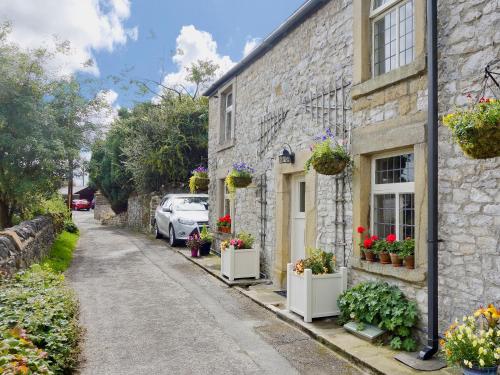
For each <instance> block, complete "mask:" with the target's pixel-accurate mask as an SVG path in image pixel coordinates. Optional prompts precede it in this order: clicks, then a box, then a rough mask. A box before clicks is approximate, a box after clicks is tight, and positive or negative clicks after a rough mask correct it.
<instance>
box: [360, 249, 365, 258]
mask: <svg viewBox="0 0 500 375" xmlns="http://www.w3.org/2000/svg"><path fill="white" fill-rule="evenodd" d="M359 256H360V258H359V259H361V260H366V255H365V251H364V250H360V253H359Z"/></svg>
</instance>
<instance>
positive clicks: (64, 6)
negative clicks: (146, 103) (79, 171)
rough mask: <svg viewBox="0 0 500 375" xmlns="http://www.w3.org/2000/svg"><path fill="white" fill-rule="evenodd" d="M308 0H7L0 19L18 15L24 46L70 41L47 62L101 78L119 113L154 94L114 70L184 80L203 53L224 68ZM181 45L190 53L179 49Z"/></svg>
mask: <svg viewBox="0 0 500 375" xmlns="http://www.w3.org/2000/svg"><path fill="white" fill-rule="evenodd" d="M303 2H304V0H252V1H249V0H183V1H182V0H178V1H174V0H43V6H41V4H42V2H41V1H40V0H22V1H0V22H3V21H10V22H11V23H12V32H11V34H10V36H9V38H10V39H11V41H13V42H15V43H17V44H19V45H20V46H21V47H24V48H35V47H40V46H44V47H46V48H48V49H49V50H50V49H54V48H55V47H54V46H55V45H56V43H55V41H56V40H57V41H59V42H60V41H69V42H70V46H71V49H70V52H69V53H68V54H65V55H60V54H56V57H54V59H53V61H51V62H50V63H48V64H47V65H48V66H47V69H48V70H50V71H52V72H53V74H56V75H71V74H77V75H78V76H79V77H81V78H82V81H83V78H86V77H91V78H93V79H97V83H98V85H97V88H98V89H101V90H102V93H101V94H102V95H104V96H105V98H106V100H107V101H108V102H109V104H110V105H111V106H112V107H113V108H114V115H116V109H117V108H118V107H120V106H121V107H130V106H132V105H133V104H134V101H143V100H149V99H150V98H148V97H139V96H137V95H136V94H135V92H136V90H126V89H124V88H123V87H122V86H123V84H114V83H113V82H112V81H111V80H110V79H108V77H109V76H117V75H120V73H123V72H125V71H127V72H128V73H127V78H134V79H152V80H156V81H162V82H163V83H165V84H168V85H176V84H179V83H181V84H184V82H185V81H184V79H185V68H186V66H190V64H191V63H192V62H193V61H196V60H197V59H203V60H207V59H210V60H213V61H214V62H216V63H217V64H218V65H219V66H220V69H219V71H218V72H217V73H218V74H219V75H220V74H223V73H224V71H227V70H228V69H229V68H230V67H231V66H233V65H234V64H235V63H236V62H238V61H240V60H241V58H242V57H243V49H244V48H245V45H246V44H247V43H248V45H247V47H250V46H251V45H253V46H255V44H256V42H258V41H259V40H262V38H264V37H265V36H267V35H268V34H269V33H270V32H271V31H272V30H274V29H275V28H276V27H278V26H279V25H280V24H281V23H282V22H283V21H284V20H285V19H286V18H287V17H289V16H290V15H291V14H292V13H293V12H294V11H295V10H296V9H297V8H299V7H300V5H302V3H303ZM178 48H181V49H182V50H183V54H179V53H177V54H176V50H177V49H178ZM174 60H175V61H174ZM85 61H93V62H94V64H93V65H91V66H89V65H84V62H85ZM95 83H96V82H94V84H93V85H92V87H96V85H95ZM154 88H155V90H157V88H158V86H155V87H154ZM112 118H113V116H109V118H108V120H109V121H112Z"/></svg>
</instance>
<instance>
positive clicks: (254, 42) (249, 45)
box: [243, 38, 262, 57]
mask: <svg viewBox="0 0 500 375" xmlns="http://www.w3.org/2000/svg"><path fill="white" fill-rule="evenodd" d="M260 43H262V40H261V39H260V38H251V39H248V40H247V42H246V43H245V47H243V57H247V56H248V55H249V54H250V52H252V51H253V50H254V49H255V48H257V47H258V46H259V45H260Z"/></svg>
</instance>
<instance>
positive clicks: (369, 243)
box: [363, 234, 379, 262]
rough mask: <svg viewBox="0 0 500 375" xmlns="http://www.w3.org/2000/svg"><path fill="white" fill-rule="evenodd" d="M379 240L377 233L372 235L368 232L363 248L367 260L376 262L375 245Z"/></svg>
mask: <svg viewBox="0 0 500 375" xmlns="http://www.w3.org/2000/svg"><path fill="white" fill-rule="evenodd" d="M378 240H379V238H378V237H377V236H375V235H373V236H370V234H367V236H366V238H365V240H364V241H363V248H364V251H365V256H366V260H367V261H368V262H376V261H377V254H376V253H375V251H374V249H373V245H374V244H375V243H376V242H377V241H378Z"/></svg>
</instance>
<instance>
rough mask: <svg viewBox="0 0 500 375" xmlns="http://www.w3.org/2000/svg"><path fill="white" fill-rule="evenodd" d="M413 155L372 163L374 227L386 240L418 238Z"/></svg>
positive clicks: (372, 218) (383, 159)
mask: <svg viewBox="0 0 500 375" xmlns="http://www.w3.org/2000/svg"><path fill="white" fill-rule="evenodd" d="M414 165H415V163H414V155H413V153H409V152H408V153H402V154H387V155H384V156H377V157H375V158H373V159H372V187H371V227H372V231H373V233H374V234H376V235H377V236H379V237H381V238H385V237H386V236H387V235H388V234H390V233H393V234H395V235H396V238H397V239H398V240H403V239H405V238H407V237H411V238H415V182H414V181H415V178H414V173H415V171H414Z"/></svg>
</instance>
